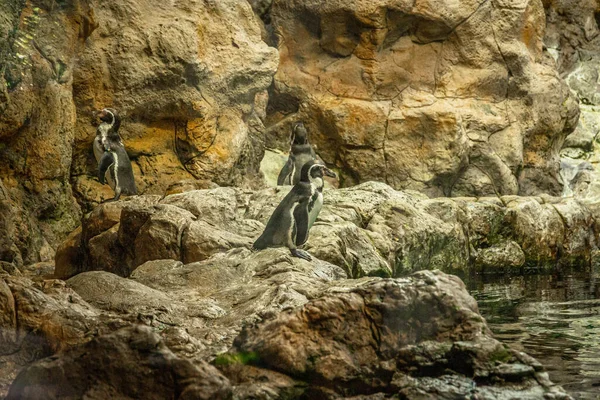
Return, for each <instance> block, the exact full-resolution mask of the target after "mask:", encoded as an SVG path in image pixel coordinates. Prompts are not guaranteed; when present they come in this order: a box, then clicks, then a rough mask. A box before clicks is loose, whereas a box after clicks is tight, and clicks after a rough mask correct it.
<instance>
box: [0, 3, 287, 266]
mask: <svg viewBox="0 0 600 400" xmlns="http://www.w3.org/2000/svg"><path fill="white" fill-rule="evenodd" d="M228 1H229V0H228ZM157 7H158V8H157ZM158 9H160V11H159V10H158ZM132 15H135V18H131V16H132ZM0 21H2V23H1V25H2V27H1V28H0V42H2V45H1V46H0V47H1V49H0V58H2V60H4V61H5V63H4V64H5V68H3V73H2V76H0V87H1V88H2V90H1V91H0V92H1V93H0V115H1V117H0V157H1V158H2V160H5V162H4V163H3V165H2V166H1V167H0V178H1V179H0V180H1V181H2V188H1V189H0V215H1V217H0V237H2V240H0V259H1V260H6V261H9V262H13V261H15V262H16V263H17V264H18V265H22V264H32V263H35V262H40V261H49V260H50V259H52V258H53V257H54V250H55V249H56V247H57V246H58V244H59V243H60V242H62V240H63V239H64V238H65V237H66V236H67V235H68V233H69V232H72V231H73V229H75V228H76V227H77V225H78V224H79V222H80V217H81V209H80V205H81V206H82V208H83V211H84V212H86V211H90V210H91V209H92V208H93V207H94V206H95V205H98V204H99V203H100V202H102V201H103V200H107V199H108V198H110V197H112V193H111V190H110V189H109V188H108V186H102V185H100V184H99V183H98V182H97V180H96V178H95V176H96V170H97V164H96V162H95V161H94V157H93V155H92V152H91V143H92V140H93V138H94V136H95V130H96V128H95V126H94V121H93V117H92V112H93V111H94V110H97V109H100V108H103V107H107V106H111V107H114V108H116V109H118V110H119V111H120V113H121V114H122V115H123V116H124V120H123V125H122V126H121V130H120V133H121V134H122V136H123V139H124V142H125V145H126V148H127V150H128V151H129V156H130V158H131V160H132V165H133V169H134V175H135V177H136V181H137V182H136V183H137V186H138V188H139V189H140V191H141V192H142V193H154V194H161V195H162V194H163V193H164V191H165V189H166V188H167V187H168V186H170V185H171V184H173V182H178V181H186V180H187V181H189V180H190V179H197V178H201V179H202V180H204V181H213V182H217V183H220V184H228V185H229V184H239V185H248V186H253V187H256V186H258V185H260V184H261V183H262V177H261V175H260V171H259V164H260V160H261V158H262V155H263V151H264V144H263V142H264V140H263V130H264V126H263V123H262V120H261V116H263V115H264V108H265V107H266V101H265V93H266V89H267V88H268V87H269V85H270V83H271V80H272V76H273V74H274V73H275V70H276V69H277V51H276V49H274V48H272V47H268V46H267V45H266V44H265V43H264V42H262V40H261V31H260V27H259V25H258V23H257V21H256V20H255V19H254V16H253V13H252V10H251V7H250V6H249V5H248V4H246V3H239V2H236V1H234V0H231V1H229V2H228V3H227V4H225V3H223V2H219V3H218V4H215V5H204V4H200V3H198V4H194V5H180V4H166V3H165V4H161V5H158V6H156V5H155V4H150V3H146V2H144V0H142V1H138V0H130V1H128V2H127V4H123V5H122V6H119V7H112V6H107V5H101V4H100V5H99V4H95V3H94V4H92V3H90V2H86V1H80V0H67V1H65V2H63V3H61V4H60V5H54V4H53V5H50V4H49V5H44V4H37V5H33V4H25V3H23V4H19V5H17V6H15V7H9V8H6V7H4V8H2V9H1V10H0ZM122 27H126V29H122ZM216 38H218V40H216ZM261 109H262V110H261ZM31 160H35V162H31Z"/></svg>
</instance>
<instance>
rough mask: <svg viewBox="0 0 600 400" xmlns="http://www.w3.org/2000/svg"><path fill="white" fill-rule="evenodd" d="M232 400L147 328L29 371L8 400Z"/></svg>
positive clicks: (208, 371) (212, 373)
mask: <svg viewBox="0 0 600 400" xmlns="http://www.w3.org/2000/svg"><path fill="white" fill-rule="evenodd" d="M230 397H231V386H230V385H229V382H228V381H227V379H226V378H225V377H224V376H223V375H221V373H219V371H217V370H216V369H215V368H214V367H212V366H210V365H208V364H207V363H206V362H196V363H195V364H193V363H191V362H190V361H189V360H185V359H181V358H179V357H177V356H176V355H174V354H173V352H171V351H170V350H169V349H168V348H167V346H166V345H165V344H164V342H162V341H161V340H160V337H159V336H158V335H157V334H156V333H154V332H152V329H151V328H149V327H147V326H134V327H131V328H127V329H123V330H120V331H118V332H116V333H113V334H109V335H105V336H101V337H99V338H97V339H94V340H92V341H90V342H89V343H87V344H86V345H85V346H82V347H80V348H74V349H71V350H69V351H66V352H64V353H61V354H60V355H59V356H56V357H50V358H46V359H44V360H41V361H39V362H37V363H35V364H33V365H31V366H30V367H28V368H26V369H25V370H23V372H21V373H20V374H19V376H17V379H16V380H15V381H14V383H13V384H12V386H11V389H10V391H9V393H8V396H7V397H6V398H7V399H57V398H61V399H81V398H86V399H97V400H100V399H108V398H121V399H124V398H128V399H140V398H144V399H157V400H158V399H168V398H178V399H198V400H200V399H205V400H209V399H210V400H212V399H214V400H219V399H223V400H224V399H229V398H230Z"/></svg>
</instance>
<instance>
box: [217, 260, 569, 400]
mask: <svg viewBox="0 0 600 400" xmlns="http://www.w3.org/2000/svg"><path fill="white" fill-rule="evenodd" d="M346 282H348V281H346ZM459 288H461V289H462V290H457V289H459ZM415 289H416V290H415ZM442 299H443V300H442ZM229 354H230V355H231V356H232V357H235V356H236V355H237V356H239V355H242V354H246V355H248V354H252V355H253V358H252V359H251V361H250V363H251V364H254V365H257V366H260V367H263V368H265V369H268V370H274V371H277V372H279V373H283V374H285V375H288V376H289V377H291V378H293V379H295V380H296V382H294V381H291V382H290V381H288V382H285V381H284V380H283V379H282V378H281V377H278V376H276V375H275V376H273V375H270V376H268V378H267V379H263V382H265V381H266V383H259V382H257V383H256V384H255V385H257V386H258V387H261V386H262V388H263V390H264V389H267V388H271V390H272V387H273V386H275V387H276V388H277V391H278V392H279V395H278V396H276V398H283V397H285V396H284V393H285V392H286V391H287V393H288V395H289V393H290V392H292V393H294V392H295V393H297V394H296V396H298V397H302V396H304V397H308V398H340V397H343V398H351V397H352V396H361V395H363V396H367V395H369V396H373V395H374V394H375V393H379V395H380V397H368V398H384V397H387V396H389V395H392V394H399V395H400V396H401V397H403V398H404V397H405V398H409V399H412V398H424V397H432V398H433V397H436V395H439V394H445V395H448V393H452V397H449V398H458V397H460V398H463V397H469V396H472V395H474V396H477V398H482V399H503V398H511V397H512V396H514V394H515V393H519V398H543V397H544V394H545V393H548V395H549V396H552V394H556V395H558V396H559V398H560V397H561V396H562V398H568V396H566V395H565V394H564V393H563V392H562V390H561V389H559V388H556V387H553V386H552V384H551V383H549V382H548V381H547V377H546V376H545V374H544V373H543V372H541V369H540V368H539V365H536V362H535V361H534V360H532V359H531V358H527V357H525V356H521V355H520V354H519V353H518V352H516V351H511V350H508V349H507V348H505V347H504V346H503V345H502V344H500V343H499V342H498V341H496V340H494V339H492V338H491V337H489V330H488V328H487V326H486V325H485V322H484V320H483V319H482V318H481V317H480V316H479V315H478V313H477V304H476V303H475V301H474V300H473V298H471V297H470V296H469V295H468V294H467V293H466V291H465V290H464V286H462V282H460V280H458V279H457V278H456V277H453V276H449V275H444V274H440V273H439V272H438V273H432V272H430V271H427V272H421V273H417V274H414V275H412V276H411V277H410V278H409V279H406V280H372V279H371V280H366V281H365V280H358V281H353V282H352V283H350V284H347V285H340V286H334V287H331V288H330V289H329V290H328V291H327V295H325V296H323V297H321V298H319V299H315V300H313V301H311V302H309V303H307V304H306V305H304V306H303V307H301V308H299V309H296V310H290V311H285V312H282V313H280V314H279V315H277V316H275V317H272V318H269V319H267V320H265V321H262V322H260V323H258V324H256V325H254V326H248V327H246V328H245V329H244V330H243V331H242V333H241V334H240V336H238V338H237V339H236V341H235V343H234V346H233V348H232V349H231V350H230V352H229ZM223 358H224V357H223ZM241 369H242V371H243V370H244V367H241ZM225 371H227V369H225ZM235 373H236V376H239V375H240V372H239V371H235ZM248 375H250V376H252V375H256V372H254V371H252V370H251V372H250V373H248ZM274 378H278V379H277V380H275V379H274ZM473 379H477V380H478V384H477V385H476V388H475V384H474V381H473ZM298 381H299V382H298ZM300 382H304V385H302V384H300ZM458 382H461V383H460V384H457V383H458ZM277 386H279V387H277ZM282 386H283V387H282ZM241 398H252V395H249V394H246V395H245V396H244V397H241ZM436 398H437V397H436Z"/></svg>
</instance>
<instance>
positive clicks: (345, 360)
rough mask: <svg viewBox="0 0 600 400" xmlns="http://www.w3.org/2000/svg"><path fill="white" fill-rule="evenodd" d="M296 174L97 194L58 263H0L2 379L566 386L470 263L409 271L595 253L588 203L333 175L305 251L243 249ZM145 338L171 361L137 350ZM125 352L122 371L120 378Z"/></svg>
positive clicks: (260, 391)
mask: <svg viewBox="0 0 600 400" xmlns="http://www.w3.org/2000/svg"><path fill="white" fill-rule="evenodd" d="M287 190H289V187H280V188H269V189H263V190H259V191H247V190H243V189H238V188H214V189H204V190H192V191H187V192H182V193H175V194H170V195H168V196H164V197H161V196H136V197H132V198H129V199H126V200H122V201H118V202H110V203H105V204H102V205H100V206H98V207H97V208H95V209H94V210H93V211H92V212H91V213H89V214H88V215H86V217H85V218H84V219H83V222H82V226H81V228H80V229H78V230H76V231H75V232H74V233H73V234H72V235H71V236H70V237H69V238H67V240H66V241H65V242H64V243H63V244H62V245H61V246H60V247H59V249H58V251H57V256H56V269H55V271H54V274H55V275H53V276H48V275H46V276H34V275H32V274H31V273H30V272H27V271H24V272H23V273H21V272H20V271H19V270H18V269H16V268H11V267H9V266H10V265H11V264H7V263H5V264H3V265H4V266H5V270H4V272H3V274H2V281H3V283H2V287H3V290H2V293H4V297H3V298H4V299H5V300H6V301H4V302H3V304H5V306H4V307H3V312H2V315H3V320H4V321H5V325H6V326H7V327H8V329H5V330H4V332H5V335H4V338H3V340H4V341H5V343H8V348H7V351H4V352H3V354H2V355H1V356H0V360H2V363H0V370H1V371H2V372H3V374H2V375H3V376H5V377H6V378H5V380H4V381H3V388H4V391H6V390H7V389H8V386H7V385H9V384H10V382H11V381H12V380H13V379H15V377H16V372H17V371H19V370H21V368H24V369H23V372H22V374H21V375H20V376H19V377H18V378H17V380H16V381H15V383H14V384H13V386H12V388H11V392H10V395H9V397H8V398H32V399H33V398H51V395H50V394H48V395H47V396H48V397H44V396H46V394H45V393H54V394H56V395H58V394H60V393H63V392H62V391H63V390H73V391H74V392H73V393H75V394H71V395H73V396H75V398H77V397H80V396H82V395H83V393H87V395H88V396H91V397H90V398H98V399H100V398H103V396H106V395H107V393H109V392H110V390H116V391H117V392H115V393H119V395H123V396H126V395H127V393H129V392H128V390H130V389H129V388H128V387H129V386H131V385H135V386H140V387H143V386H144V385H146V384H145V383H143V382H146V380H149V379H151V378H150V377H151V376H152V374H155V373H158V371H163V372H164V371H165V369H166V370H168V371H171V370H173V372H170V373H169V374H170V376H172V377H173V378H170V379H171V380H169V381H168V382H167V381H164V380H156V381H153V382H152V383H148V385H150V387H152V385H158V386H157V387H156V389H152V391H153V392H155V393H162V394H164V393H180V392H179V391H180V390H181V391H182V392H181V393H188V392H189V393H193V394H190V396H191V397H189V398H213V397H210V396H217V397H214V398H229V397H228V396H231V395H233V396H234V398H240V399H242V398H256V397H255V396H259V397H260V396H266V397H264V398H290V396H291V398H315V397H313V396H317V397H319V398H350V397H353V396H374V397H368V398H387V397H389V396H392V395H400V396H401V397H402V396H406V398H418V396H419V395H420V394H419V393H423V391H424V392H425V393H430V394H431V395H434V394H440V393H445V394H446V395H450V393H453V394H454V395H461V396H464V395H477V396H478V397H477V398H490V399H492V398H511V396H513V395H514V393H516V391H520V393H521V392H522V393H524V394H527V396H528V397H527V398H542V397H544V396H546V397H544V398H552V397H548V396H550V394H552V396H557V397H554V398H568V397H567V395H566V394H565V393H564V392H562V391H561V389H560V388H557V387H554V385H552V383H551V382H550V381H549V380H548V377H547V374H546V373H545V372H543V367H542V366H541V365H539V363H537V362H536V361H535V360H533V359H532V358H531V357H528V356H526V355H524V354H522V353H519V352H515V351H513V350H510V349H508V348H507V347H506V346H504V345H502V344H500V343H499V342H498V341H496V340H495V339H493V337H492V335H491V332H490V331H489V329H488V328H487V326H486V324H485V321H484V320H483V318H482V317H481V316H480V315H479V313H478V310H477V305H476V303H475V301H474V300H473V298H472V297H471V296H469V294H468V293H467V291H466V289H465V287H464V285H463V283H462V282H461V281H460V279H458V278H457V277H455V276H453V275H446V274H445V273H443V272H442V271H438V270H436V271H421V272H416V273H414V274H412V275H408V274H410V273H412V272H413V271H415V270H419V269H444V270H445V271H446V272H449V273H451V272H457V271H458V272H463V273H474V272H477V273H506V272H508V271H511V270H512V271H513V272H514V271H521V270H522V269H524V268H534V267H535V268H537V269H546V270H547V269H549V268H551V269H560V268H572V267H578V268H584V269H585V268H588V267H589V266H590V265H591V264H592V263H593V262H595V257H596V253H597V243H596V241H595V240H596V239H595V238H596V232H597V231H596V229H597V227H596V220H595V218H594V217H593V213H592V212H591V211H590V210H589V209H588V207H587V206H586V205H585V204H583V203H580V202H578V201H576V200H574V199H560V198H552V197H549V196H543V197H517V196H505V197H502V198H491V197H490V198H479V199H475V198H455V199H428V198H426V197H425V196H423V195H420V194H418V193H413V192H410V193H407V192H399V191H395V190H393V189H392V188H390V187H389V186H387V185H385V184H382V183H376V182H369V183H364V184H361V185H358V186H355V187H352V188H347V189H327V190H325V193H324V194H325V205H324V208H323V210H322V212H321V214H320V216H319V219H318V220H317V223H316V224H315V226H314V228H313V230H312V231H311V237H310V239H309V242H308V243H307V246H306V249H308V250H309V251H310V252H311V254H312V255H313V256H314V259H313V261H312V262H306V261H304V260H300V259H297V258H293V257H291V256H290V254H289V252H288V250H287V249H268V250H265V251H260V252H258V251H252V250H250V246H251V243H252V241H253V239H254V238H255V237H256V236H257V235H259V234H260V232H261V231H262V229H263V227H264V223H265V222H266V219H267V218H268V217H269V216H270V214H271V212H272V210H273V209H274V207H275V206H276V205H277V203H278V201H279V200H280V199H281V198H282V197H283V196H284V195H285V194H286V192H287ZM511 262H512V264H511ZM407 265H409V266H412V268H406V266H407ZM42 266H43V265H40V266H39V267H42ZM49 267H51V265H50V266H49ZM29 271H35V268H30V269H29ZM46 271H47V272H52V270H51V268H46ZM407 275H408V276H407ZM392 276H394V277H396V278H390V277H392ZM386 277H388V278H386ZM132 325H133V326H138V325H142V326H141V327H132ZM361 329H362V330H364V332H362V331H361ZM367 333H368V335H367ZM140 343H141V344H140ZM138 344H139V347H138ZM113 345H114V347H115V349H116V350H114V351H110V352H107V354H104V355H100V354H98V355H94V354H92V353H91V352H90V351H91V350H90V349H96V348H98V346H100V347H99V348H106V347H107V346H113ZM86 349H88V350H86ZM53 354H54V355H53ZM144 354H145V355H146V356H147V357H150V358H151V359H153V358H154V357H158V359H161V360H162V359H164V360H169V361H168V362H167V361H160V362H158V361H157V362H158V364H151V365H150V366H149V367H144V365H146V364H145V362H146V361H143V360H144V358H143V357H145V356H144ZM149 354H152V355H149ZM52 355H53V356H52ZM45 356H51V357H50V358H44V359H42V360H40V361H39V362H35V363H33V364H31V365H30V363H31V362H33V361H35V360H37V359H39V358H43V357H45ZM98 357H101V359H98ZM173 357H174V358H173ZM102 359H104V360H105V361H101V360H102ZM73 360H77V361H73ZM135 360H141V361H139V362H138V361H135ZM109 361H110V362H109ZM73 362H75V364H73V365H72V363H73ZM100 362H102V363H103V364H102V365H105V364H106V363H108V364H110V365H111V366H110V367H107V369H106V370H105V371H98V372H97V373H96V372H95V373H94V374H93V376H94V378H93V379H92V381H89V380H88V379H87V378H85V376H84V375H81V374H82V373H81V372H78V373H75V372H73V376H74V377H73V378H72V380H71V383H67V382H63V381H62V380H61V379H66V378H60V376H63V375H61V374H65V375H64V376H70V373H66V372H64V370H63V368H64V367H63V365H72V366H71V367H69V368H73V369H77V370H80V371H86V370H87V369H88V367H87V366H86V363H90V364H97V363H100ZM207 362H209V363H210V362H211V363H212V364H213V366H210V365H208V364H207ZM113 364H114V365H113ZM130 364H139V370H137V369H135V368H134V367H127V368H134V371H132V376H131V377H130V379H131V380H130V381H129V382H130V384H129V385H128V384H125V383H124V382H120V381H117V380H116V379H117V377H118V376H119V374H120V372H119V371H120V370H121V368H125V367H124V366H125V365H130ZM182 365H183V366H182ZM148 368H149V370H150V371H154V372H151V373H150V372H148ZM215 368H216V369H215ZM144 371H146V372H144ZM177 371H179V372H177ZM182 371H185V373H184V372H182ZM57 374H58V375H57ZM181 374H183V375H181ZM207 376H209V378H207ZM179 380H182V381H184V382H186V383H185V384H184V386H185V387H186V389H183V388H182V387H181V385H182V384H181V383H178V382H179ZM201 382H202V383H201ZM207 382H208V383H207ZM211 382H212V383H211ZM206 385H208V386H206ZM219 388H220V389H219ZM131 390H133V389H131ZM110 393H112V392H110ZM201 393H205V394H206V396H208V397H206V396H205V397H202V396H204V394H201ZM207 393H208V394H207ZM217 393H219V394H217ZM232 393H233V394H232ZM162 394H161V396H162ZM11 396H12V397H11ZM19 396H20V397H19ZM40 396H41V397H40ZM94 396H96V397H94ZM157 396H158V395H157ZM218 396H221V397H218ZM415 396H416V397H415ZM156 398H159V397H156ZM184 398H185V397H184ZM260 398H263V397H260ZM363 398H366V397H363Z"/></svg>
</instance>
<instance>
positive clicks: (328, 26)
mask: <svg viewBox="0 0 600 400" xmlns="http://www.w3.org/2000/svg"><path fill="white" fill-rule="evenodd" d="M268 17H269V20H270V21H271V25H272V30H273V31H274V33H273V34H272V36H271V37H270V40H271V41H272V43H274V44H275V45H277V47H278V49H279V53H280V65H279V69H278V71H277V74H276V75H275V82H274V86H273V88H272V90H271V97H270V99H269V107H268V116H267V121H268V126H269V132H270V135H271V137H273V138H274V139H273V140H275V138H279V137H284V135H283V133H284V132H287V131H289V127H290V124H291V123H292V122H293V121H295V120H297V119H302V120H304V121H305V123H306V124H307V125H308V127H309V129H310V131H311V134H312V136H311V139H312V140H313V141H314V142H315V143H316V144H317V145H318V148H319V154H320V155H321V156H322V157H323V159H324V160H325V161H327V162H328V163H331V164H335V165H337V166H338V167H339V168H340V172H341V176H342V182H343V185H345V186H350V185H353V184H356V183H359V182H363V181H366V180H378V181H383V182H387V183H388V184H390V185H392V186H393V187H395V188H396V189H416V190H420V191H424V192H426V193H428V194H430V195H434V196H461V195H477V196H479V195H490V194H500V195H506V194H517V193H518V194H536V193H540V192H545V193H550V194H559V193H560V191H561V185H560V183H559V180H558V172H559V159H558V152H559V150H560V148H561V146H562V143H563V141H564V139H565V136H566V135H567V134H568V133H570V132H571V131H572V130H573V129H574V127H575V124H576V122H577V116H578V107H577V101H576V99H575V98H574V97H573V96H572V95H571V94H570V92H569V90H568V87H567V86H566V85H565V84H564V82H563V81H562V80H561V79H560V78H559V75H558V74H557V72H556V69H555V64H554V60H552V58H551V57H550V55H549V53H548V52H547V51H545V50H544V47H543V41H542V39H543V36H544V27H545V17H544V8H543V5H542V2H541V1H517V2H504V1H496V0H491V1H461V2H439V1H424V2H417V3H414V2H411V1H399V0H392V1H390V0H381V1H366V0H365V1H353V2H350V3H348V2H347V1H333V2H332V1H329V2H327V3H323V2H320V1H304V0H302V1H289V0H281V1H278V0H275V1H273V4H272V6H271V9H270V12H269V15H268Z"/></svg>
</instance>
